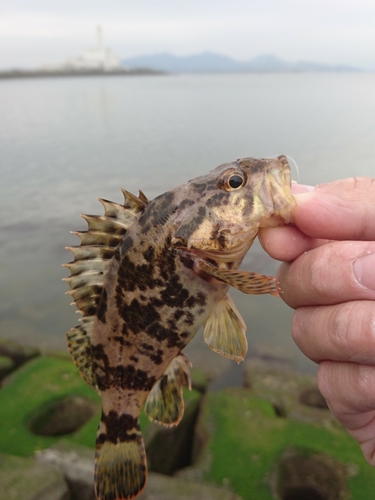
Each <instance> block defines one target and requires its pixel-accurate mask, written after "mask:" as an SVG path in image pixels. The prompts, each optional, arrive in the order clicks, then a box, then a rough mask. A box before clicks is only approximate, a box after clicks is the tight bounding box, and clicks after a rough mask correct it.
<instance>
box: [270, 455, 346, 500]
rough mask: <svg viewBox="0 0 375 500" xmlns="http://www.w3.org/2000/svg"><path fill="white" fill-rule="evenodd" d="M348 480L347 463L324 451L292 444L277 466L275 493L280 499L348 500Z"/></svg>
mask: <svg viewBox="0 0 375 500" xmlns="http://www.w3.org/2000/svg"><path fill="white" fill-rule="evenodd" d="M347 481H348V467H347V466H346V465H345V464H344V463H342V462H340V461H338V460H335V459H334V458H333V457H331V456H329V455H326V454H323V453H312V454H307V453H306V451H304V450H298V449H296V448H288V449H287V450H285V452H284V453H283V456H282V457H281V460H280V463H279V464H278V467H277V471H276V474H275V481H274V483H275V484H274V493H275V497H276V498H278V499H280V500H298V499H305V500H314V499H315V500H346V499H348V498H350V493H349V489H348V484H347Z"/></svg>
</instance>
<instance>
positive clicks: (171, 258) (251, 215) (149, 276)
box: [65, 156, 295, 500]
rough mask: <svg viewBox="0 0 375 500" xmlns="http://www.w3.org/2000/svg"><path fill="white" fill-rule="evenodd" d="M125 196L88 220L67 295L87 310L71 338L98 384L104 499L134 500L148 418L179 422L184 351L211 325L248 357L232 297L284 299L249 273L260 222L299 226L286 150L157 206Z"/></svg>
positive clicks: (212, 341) (84, 369)
mask: <svg viewBox="0 0 375 500" xmlns="http://www.w3.org/2000/svg"><path fill="white" fill-rule="evenodd" d="M122 191H123V194H124V203H123V204H118V203H114V202H111V201H108V200H103V199H100V201H101V203H102V205H103V207H104V215H102V216H93V215H84V216H83V217H84V219H85V220H86V221H87V224H88V230H87V231H80V232H76V233H74V234H76V235H77V236H78V237H79V238H80V246H77V247H68V249H69V250H71V252H72V253H73V256H74V260H73V262H71V263H69V264H66V267H67V268H68V269H69V270H70V272H71V275H70V276H69V277H67V278H65V281H67V283H68V284H69V286H70V290H69V292H68V293H69V294H70V295H71V296H72V298H73V301H74V302H73V304H75V305H76V306H77V308H78V310H79V312H80V313H81V314H82V316H83V317H82V319H81V324H80V325H79V326H77V327H75V328H72V329H71V330H70V331H69V332H68V333H67V338H68V346H69V349H70V352H71V354H72V357H73V360H74V362H75V363H76V365H77V366H78V369H79V371H80V373H81V375H82V377H83V378H84V380H85V381H86V382H87V383H88V384H90V385H91V386H92V387H93V388H95V389H96V390H97V391H99V393H100V395H101V398H102V416H101V421H100V424H99V428H98V432H97V438H96V459H95V492H96V496H97V499H98V500H130V499H133V498H136V497H137V496H138V495H139V494H140V492H141V491H142V490H143V489H144V487H145V484H146V480H147V461H146V453H145V448H144V443H143V438H142V434H141V431H140V427H139V415H140V412H141V410H142V407H144V409H145V411H146V413H147V415H148V416H149V418H150V419H151V420H154V421H155V422H158V423H160V424H162V425H165V426H167V427H170V426H173V425H177V424H178V422H179V421H180V420H181V418H182V416H183V412H184V403H183V397H182V389H183V386H187V387H188V388H190V387H191V382H190V374H189V369H190V362H189V360H188V359H187V358H186V356H185V355H184V353H183V349H184V347H185V346H186V345H187V344H188V343H189V342H190V340H191V339H192V338H193V336H194V335H195V334H196V332H197V331H198V330H199V328H200V327H201V326H202V325H204V326H205V330H204V338H205V341H206V343H207V344H208V345H209V347H210V348H211V349H213V350H214V351H215V352H218V353H220V354H221V355H223V356H226V357H229V358H231V359H233V360H235V361H237V362H240V361H241V360H243V359H244V357H245V356H246V351H247V340H246V336H245V330H246V326H245V323H244V321H243V319H242V318H241V315H240V313H239V312H238V310H237V309H236V307H235V305H234V303H233V301H232V300H231V299H230V297H229V295H228V289H229V287H230V286H233V287H235V288H237V289H239V290H241V291H243V292H245V293H250V294H259V293H271V294H273V295H277V294H278V291H279V289H278V285H277V283H276V281H275V279H274V278H272V277H269V276H263V275H259V274H256V273H249V272H246V271H240V270H239V269H238V268H239V266H240V264H241V262H242V259H243V257H244V256H245V254H246V252H247V251H248V249H249V248H250V246H251V244H252V242H253V240H254V238H255V237H256V235H257V232H258V228H259V226H260V225H261V226H267V225H270V226H274V225H278V224H284V223H289V222H291V221H292V209H293V207H294V205H295V201H294V198H293V196H292V194H291V191H290V170H289V165H288V161H287V159H286V157H285V156H279V157H277V158H268V159H255V158H242V159H239V160H237V161H234V162H231V163H226V164H223V165H220V166H219V167H217V168H216V169H214V170H212V171H210V172H209V173H208V174H206V175H204V176H201V177H198V178H196V179H193V180H191V181H188V182H187V183H186V184H183V185H180V186H177V187H176V188H174V189H172V190H170V191H168V192H166V193H164V194H162V195H160V196H158V197H157V198H155V199H154V200H151V201H149V200H148V199H147V198H146V196H145V195H144V194H143V193H142V192H141V191H140V192H139V196H138V197H137V196H135V195H133V194H131V193H129V192H127V191H125V190H122Z"/></svg>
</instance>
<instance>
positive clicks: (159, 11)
mask: <svg viewBox="0 0 375 500" xmlns="http://www.w3.org/2000/svg"><path fill="white" fill-rule="evenodd" d="M97 25H101V26H102V29H103V33H104V42H105V45H106V46H107V47H109V48H111V49H112V50H113V51H114V52H115V53H116V55H118V56H119V57H120V58H121V59H126V58H129V57H133V56H138V55H146V54H154V53H159V52H170V53H172V54H175V55H190V54H198V53H202V52H206V51H210V52H216V53H221V54H224V55H227V56H230V57H233V58H234V59H237V60H241V61H246V60H250V59H252V58H253V57H256V56H258V55H261V54H274V55H276V56H278V57H280V58H282V59H284V60H286V61H289V62H297V61H300V60H309V61H315V62H322V63H327V64H349V65H354V66H358V67H361V68H363V69H370V70H375V1H374V0H189V1H185V0H184V1H182V0H89V1H88V0H0V68H1V69H9V68H21V67H36V66H39V65H43V64H48V63H50V64H54V63H55V64H58V63H62V62H63V61H65V60H66V59H67V58H69V57H75V56H78V55H79V54H80V53H81V52H82V51H83V50H84V49H86V48H90V47H92V46H94V45H95V43H96V26H97Z"/></svg>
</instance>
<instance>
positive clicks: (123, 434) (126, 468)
mask: <svg viewBox="0 0 375 500" xmlns="http://www.w3.org/2000/svg"><path fill="white" fill-rule="evenodd" d="M110 413H112V412H110ZM113 413H114V412H113ZM126 416H127V415H122V417H126ZM128 417H130V415H128ZM131 418H132V417H131ZM121 420H122V419H121V418H120V419H118V421H117V423H118V424H120V425H119V426H117V425H116V426H115V428H114V429H109V431H110V432H106V429H105V424H104V423H103V418H102V421H101V422H100V425H99V429H98V434H97V439H96V455H95V492H96V497H97V499H98V500H131V499H133V498H136V497H137V496H138V495H139V494H140V493H141V492H142V491H143V489H144V488H145V486H146V480H147V462H146V452H145V446H144V442H143V437H142V433H141V431H140V430H139V424H138V419H134V420H136V426H135V428H134V427H133V428H132V429H131V430H130V431H129V430H128V431H126V430H125V429H124V426H122V427H121V423H122V424H124V422H121ZM103 431H104V432H103Z"/></svg>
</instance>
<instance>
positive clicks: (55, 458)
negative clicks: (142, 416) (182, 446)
mask: <svg viewBox="0 0 375 500" xmlns="http://www.w3.org/2000/svg"><path fill="white" fill-rule="evenodd" d="M37 460H38V462H39V463H41V464H47V465H48V466H50V465H51V464H52V465H53V466H55V467H58V468H59V469H60V471H61V473H62V474H63V475H64V477H65V480H66V482H67V483H68V485H69V489H70V494H71V500H95V494H94V451H93V450H90V449H88V448H84V447H82V446H76V445H71V443H68V442H61V443H58V444H56V445H55V446H54V447H53V448H49V449H48V450H44V451H42V452H38V454H37ZM1 498H2V497H1ZM41 498H42V497H41ZM176 498H178V499H179V500H203V499H204V500H241V499H240V497H238V496H236V495H235V494H233V493H231V492H228V491H226V490H225V489H222V488H217V487H215V486H210V485H206V484H197V483H191V482H189V481H186V480H184V479H178V478H172V477H169V476H164V475H162V474H156V473H153V472H150V473H149V478H148V481H147V486H146V489H145V491H144V492H143V493H142V495H140V497H139V499H140V500H175V499H176ZM12 500H13V499H12ZM22 500H23V499H22ZM43 500H45V499H44V497H43ZM46 500H47V499H46ZM64 500H65V499H64Z"/></svg>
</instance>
